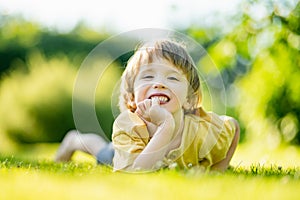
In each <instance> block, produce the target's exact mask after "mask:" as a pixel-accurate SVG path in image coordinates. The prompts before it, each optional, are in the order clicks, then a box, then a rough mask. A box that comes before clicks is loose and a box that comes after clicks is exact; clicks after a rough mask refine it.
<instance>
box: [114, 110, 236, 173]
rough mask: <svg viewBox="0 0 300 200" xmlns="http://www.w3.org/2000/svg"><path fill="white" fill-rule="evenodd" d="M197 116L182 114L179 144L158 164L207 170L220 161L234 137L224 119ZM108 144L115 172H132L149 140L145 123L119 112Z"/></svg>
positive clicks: (212, 114) (232, 129)
mask: <svg viewBox="0 0 300 200" xmlns="http://www.w3.org/2000/svg"><path fill="white" fill-rule="evenodd" d="M199 113H200V116H196V115H193V114H188V115H185V117H184V129H183V133H182V138H181V144H180V146H179V147H178V148H176V149H173V150H171V151H170V152H169V153H168V154H167V155H166V157H165V159H164V161H162V163H160V165H161V166H168V165H171V164H174V163H177V164H176V165H178V166H179V167H180V168H190V167H195V166H203V167H205V168H209V167H211V166H212V165H213V164H215V163H217V162H219V161H221V160H223V159H224V158H225V157H226V154H227V151H228V149H229V147H230V145H231V142H232V140H233V137H234V134H235V125H234V123H233V122H232V121H231V120H228V118H226V117H225V118H223V117H220V116H218V115H217V114H215V113H212V112H205V111H204V110H202V109H199ZM112 141H113V144H114V148H115V156H114V159H113V165H114V169H115V170H133V169H132V168H131V167H132V164H133V162H134V160H135V159H136V157H137V156H138V155H139V154H140V153H141V152H142V151H143V149H144V148H145V147H146V145H147V144H148V143H149V141H150V137H149V133H148V130H147V127H146V124H145V123H144V122H143V121H142V120H141V119H140V118H139V117H138V116H137V115H136V114H135V113H132V112H130V111H127V112H123V113H121V114H120V115H119V116H118V117H117V119H116V120H115V122H114V125H113V134H112Z"/></svg>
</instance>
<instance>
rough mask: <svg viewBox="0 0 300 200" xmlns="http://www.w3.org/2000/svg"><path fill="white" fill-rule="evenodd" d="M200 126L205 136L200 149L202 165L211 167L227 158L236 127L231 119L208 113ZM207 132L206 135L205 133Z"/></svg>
mask: <svg viewBox="0 0 300 200" xmlns="http://www.w3.org/2000/svg"><path fill="white" fill-rule="evenodd" d="M207 115H208V116H206V117H205V118H204V119H205V120H204V122H203V123H202V124H201V125H200V132H201V134H202V135H205V136H204V137H203V138H202V141H201V147H200V148H199V149H200V150H199V160H200V163H201V165H203V166H205V167H210V166H212V165H214V164H216V163H218V162H219V161H221V160H223V159H224V158H226V155H227V152H228V150H229V148H230V145H231V143H232V140H233V138H234V135H235V131H236V126H235V124H234V122H233V121H232V120H231V118H230V117H227V116H218V115H216V114H214V113H208V114H207ZM204 132H205V133H204Z"/></svg>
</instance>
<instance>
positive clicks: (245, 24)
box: [194, 0, 300, 147]
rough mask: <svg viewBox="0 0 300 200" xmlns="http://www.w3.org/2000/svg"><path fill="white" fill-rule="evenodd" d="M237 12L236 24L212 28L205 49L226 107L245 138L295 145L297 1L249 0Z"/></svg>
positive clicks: (299, 114)
mask: <svg viewBox="0 0 300 200" xmlns="http://www.w3.org/2000/svg"><path fill="white" fill-rule="evenodd" d="M237 15H240V16H241V19H240V23H239V24H238V25H237V26H236V27H235V28H234V29H233V30H232V31H230V32H228V33H225V34H223V35H222V32H221V33H216V32H215V33H214V38H215V42H213V43H212V44H211V45H209V46H208V47H207V50H208V52H209V55H210V56H211V58H212V59H213V61H214V64H215V65H216V66H217V68H218V69H219V71H220V73H221V74H222V77H223V81H224V84H225V87H226V89H227V98H226V100H227V106H228V107H227V108H228V110H229V112H230V113H231V114H232V115H233V116H236V117H238V119H239V121H240V123H241V125H242V128H243V130H245V137H246V138H247V139H249V140H252V139H253V140H261V141H262V142H263V143H264V144H269V145H270V146H272V147H276V146H277V145H279V144H280V143H281V142H287V143H296V144H298V145H299V144H300V126H299V125H300V82H299V79H300V67H299V66H300V3H299V2H298V3H297V2H296V1H287V0H285V1H271V0H264V1H252V0H249V1H245V2H244V3H243V4H242V5H241V10H240V14H237ZM194 34H195V33H194ZM199 35H202V36H203V35H204V36H205V34H203V30H202V29H200V30H199ZM202 38H203V37H202ZM200 64H201V63H200ZM202 64H203V63H202ZM205 64H207V63H205ZM205 64H204V65H202V66H205V68H208V70H209V68H210V67H211V69H213V67H214V66H207V65H205ZM212 71H213V70H212ZM232 101H233V102H234V103H232ZM223 103H224V102H223ZM243 134H244V133H243ZM243 136H244V135H243Z"/></svg>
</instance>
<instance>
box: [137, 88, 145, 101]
mask: <svg viewBox="0 0 300 200" xmlns="http://www.w3.org/2000/svg"><path fill="white" fill-rule="evenodd" d="M146 93H147V87H140V88H135V89H134V101H135V103H138V102H141V101H143V100H144V99H145V98H146Z"/></svg>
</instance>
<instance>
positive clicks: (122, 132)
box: [112, 111, 149, 171]
mask: <svg viewBox="0 0 300 200" xmlns="http://www.w3.org/2000/svg"><path fill="white" fill-rule="evenodd" d="M112 141H113V145H114V149H115V155H114V159H113V165H114V170H115V171H118V170H130V169H131V167H132V164H133V162H134V160H135V159H136V157H137V156H138V155H139V154H140V153H141V152H142V151H143V150H144V148H145V147H146V145H147V144H148V142H149V133H148V130H147V126H146V124H145V123H144V122H143V121H142V120H141V119H140V118H139V117H138V116H137V115H136V114H135V113H132V112H130V111H126V112H123V113H121V114H120V115H119V116H118V117H117V119H116V120H115V122H114V125H113V134H112Z"/></svg>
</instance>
